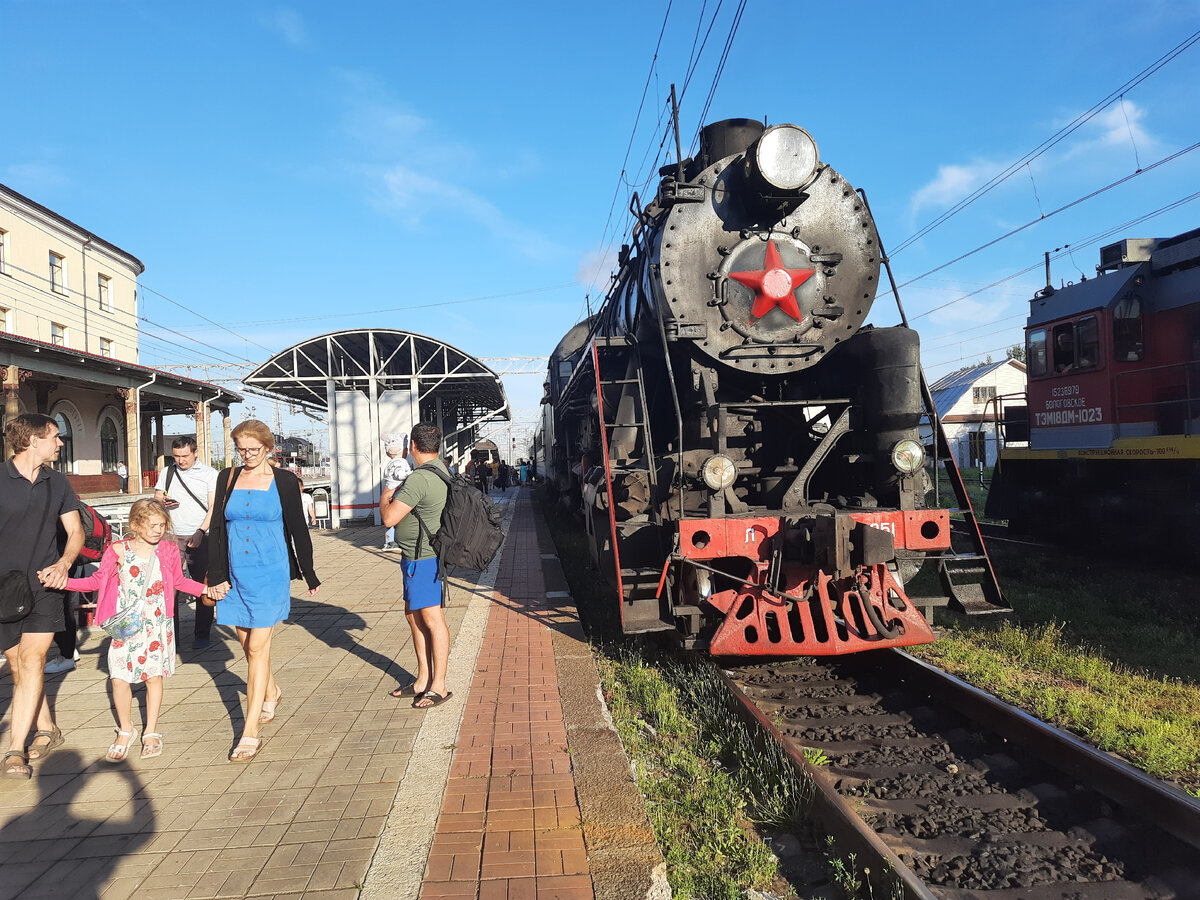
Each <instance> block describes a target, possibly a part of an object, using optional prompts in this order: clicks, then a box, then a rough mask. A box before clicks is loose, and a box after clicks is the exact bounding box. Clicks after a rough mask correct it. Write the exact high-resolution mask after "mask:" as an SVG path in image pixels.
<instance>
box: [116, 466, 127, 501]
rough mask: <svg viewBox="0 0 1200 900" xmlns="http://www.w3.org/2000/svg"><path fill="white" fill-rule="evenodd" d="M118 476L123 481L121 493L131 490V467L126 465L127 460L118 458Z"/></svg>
mask: <svg viewBox="0 0 1200 900" xmlns="http://www.w3.org/2000/svg"><path fill="white" fill-rule="evenodd" d="M117 478H118V479H119V480H120V482H121V493H122V494H124V493H127V492H128V491H129V469H128V468H126V466H125V460H123V459H119V460H117Z"/></svg>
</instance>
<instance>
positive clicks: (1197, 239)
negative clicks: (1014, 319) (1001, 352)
mask: <svg viewBox="0 0 1200 900" xmlns="http://www.w3.org/2000/svg"><path fill="white" fill-rule="evenodd" d="M1096 272H1097V275H1096V277H1095V278H1091V279H1085V280H1082V281H1080V282H1079V283H1077V284H1071V285H1068V286H1066V287H1064V288H1061V289H1058V290H1056V289H1054V288H1053V287H1050V286H1047V287H1046V288H1045V289H1043V290H1042V291H1039V292H1038V294H1037V295H1036V296H1034V298H1033V300H1032V301H1030V315H1029V319H1028V322H1027V324H1026V328H1025V346H1026V362H1027V366H1028V393H1027V401H1028V408H1027V409H1028V433H1027V434H1025V429H1024V424H1023V422H1021V420H1023V419H1024V416H1023V415H1016V416H1014V415H1012V414H1011V413H1012V412H1013V406H1014V404H1012V403H1011V402H1010V403H1008V404H1007V406H1008V413H1009V414H1008V415H1006V416H1005V419H1006V420H1007V421H1006V426H1007V428H1008V433H1007V438H1008V441H1007V443H1008V446H1007V447H1006V449H1005V450H1004V452H1003V453H1002V455H1001V460H1000V464H999V466H998V468H997V470H996V474H995V478H994V480H993V483H992V490H991V495H990V497H989V499H988V508H987V513H988V515H989V516H994V517H997V518H1007V519H1008V520H1009V528H1010V531H1012V532H1014V533H1028V534H1034V535H1037V536H1039V537H1043V538H1047V539H1062V538H1068V539H1074V540H1077V541H1081V542H1087V543H1098V544H1101V545H1111V544H1113V543H1116V542H1120V543H1121V544H1122V545H1123V546H1129V545H1130V544H1135V545H1136V544H1140V545H1143V546H1151V545H1154V546H1173V547H1181V546H1182V547H1186V546H1190V545H1194V540H1195V539H1194V537H1192V526H1193V525H1194V524H1195V522H1196V519H1197V517H1198V516H1197V514H1198V512H1200V509H1198V504H1200V490H1198V488H1200V463H1198V460H1200V436H1198V432H1200V229H1196V230H1193V231H1189V232H1186V233H1184V234H1180V235H1177V236H1175V237H1172V238H1162V239H1132V238H1131V239H1126V240H1123V241H1120V242H1119V243H1116V244H1112V245H1110V246H1107V247H1104V248H1103V249H1101V251H1100V265H1099V266H1097V267H1096ZM1017 405H1018V406H1019V404H1017ZM1017 423H1020V424H1017ZM1014 426H1015V427H1016V429H1017V430H1016V431H1014V430H1013V428H1014ZM1025 438H1027V440H1025ZM1014 444H1021V445H1022V446H1014Z"/></svg>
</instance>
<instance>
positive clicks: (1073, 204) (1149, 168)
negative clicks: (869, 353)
mask: <svg viewBox="0 0 1200 900" xmlns="http://www.w3.org/2000/svg"><path fill="white" fill-rule="evenodd" d="M1197 148H1200V142H1197V143H1195V144H1192V145H1191V146H1190V147H1184V148H1183V149H1182V150H1177V151H1175V152H1174V153H1172V154H1170V155H1169V156H1164V157H1163V158H1162V159H1160V160H1158V161H1157V162H1154V163H1151V164H1150V165H1148V166H1146V167H1145V168H1142V169H1138V170H1137V171H1136V172H1131V173H1130V174H1128V175H1125V176H1124V177H1122V178H1118V179H1117V180H1116V181H1113V182H1110V183H1109V184H1106V185H1105V186H1104V187H1102V188H1097V189H1096V190H1094V191H1092V192H1091V193H1088V194H1085V195H1084V196H1082V197H1079V198H1077V199H1075V200H1072V201H1071V202H1070V203H1066V204H1064V205H1062V206H1060V207H1058V209H1054V210H1051V211H1050V212H1048V213H1046V214H1045V215H1043V216H1040V217H1038V218H1036V219H1032V220H1030V221H1028V222H1026V223H1025V224H1024V225H1019V226H1017V227H1016V228H1013V229H1011V230H1010V231H1007V232H1005V233H1004V234H1002V235H1000V236H999V237H996V238H993V239H992V240H990V241H987V242H986V243H983V244H980V245H979V246H978V247H976V248H975V249H973V250H968V251H967V252H966V253H963V254H960V255H959V256H956V257H954V259H951V260H949V261H947V262H944V263H942V264H941V265H939V266H935V267H934V268H932V269H930V270H928V271H927V272H923V273H921V274H920V275H916V276H914V277H913V278H910V279H908V281H905V282H903V283H901V284H900V285H898V287H908V286H909V285H910V284H915V283H916V282H918V281H920V280H921V279H923V278H926V277H928V276H930V275H932V274H933V273H935V272H940V271H942V270H943V269H946V268H949V267H950V266H952V265H954V264H955V263H958V262H962V261H963V260H964V259H967V258H969V257H971V256H974V255H975V254H976V253H979V252H980V251H982V250H986V249H987V248H988V247H994V246H995V245H996V244H999V243H1000V242H1001V241H1004V240H1007V239H1008V238H1010V237H1012V236H1013V235H1016V234H1020V233H1021V232H1022V231H1025V230H1026V229H1027V228H1032V227H1033V226H1034V225H1037V224H1039V223H1041V222H1044V221H1046V219H1049V218H1051V217H1053V216H1056V215H1058V214H1059V213H1061V212H1066V211H1067V210H1069V209H1072V208H1073V207H1076V206H1078V205H1079V204H1081V203H1085V202H1087V201H1088V200H1091V199H1093V198H1095V197H1098V196H1100V195H1101V194H1103V193H1105V192H1107V191H1110V190H1112V189H1113V188H1115V187H1119V186H1121V185H1122V184H1125V183H1126V182H1128V181H1131V180H1132V179H1134V178H1137V177H1139V176H1141V175H1144V174H1146V173H1147V172H1150V171H1152V170H1154V169H1156V168H1158V167H1159V166H1162V165H1165V164H1166V163H1169V162H1172V161H1173V160H1176V159H1178V158H1180V157H1181V156H1184V155H1185V154H1188V153H1191V152H1192V151H1193V150H1195V149H1197ZM946 305H949V304H946ZM942 308H943V307H937V308H936V309H942ZM936 309H930V310H926V311H925V312H923V313H921V314H920V315H917V316H913V317H912V318H914V319H919V318H921V316H927V315H929V314H930V313H931V312H936Z"/></svg>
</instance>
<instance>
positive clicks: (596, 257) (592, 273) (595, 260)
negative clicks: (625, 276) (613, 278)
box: [575, 247, 617, 296]
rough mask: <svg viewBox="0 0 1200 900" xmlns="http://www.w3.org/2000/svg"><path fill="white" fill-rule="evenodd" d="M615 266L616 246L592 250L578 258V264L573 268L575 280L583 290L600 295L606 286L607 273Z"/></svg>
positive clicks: (613, 269) (614, 268)
mask: <svg viewBox="0 0 1200 900" xmlns="http://www.w3.org/2000/svg"><path fill="white" fill-rule="evenodd" d="M616 268H617V249H616V247H609V248H608V249H607V250H604V251H600V250H592V251H591V252H590V253H586V254H584V255H583V256H582V257H581V258H580V260H579V266H578V267H577V268H576V269H575V281H576V282H578V283H579V284H580V285H582V286H583V288H584V290H587V291H592V292H593V293H594V294H599V295H601V296H602V295H603V294H604V292H605V291H606V290H607V288H608V279H609V275H610V274H611V273H612V272H614V271H615V270H616Z"/></svg>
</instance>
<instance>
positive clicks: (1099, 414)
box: [1033, 406, 1104, 425]
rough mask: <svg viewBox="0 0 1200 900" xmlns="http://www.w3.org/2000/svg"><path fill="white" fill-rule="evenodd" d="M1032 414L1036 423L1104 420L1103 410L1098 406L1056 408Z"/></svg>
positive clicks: (1063, 423)
mask: <svg viewBox="0 0 1200 900" xmlns="http://www.w3.org/2000/svg"><path fill="white" fill-rule="evenodd" d="M1033 415H1034V422H1035V424H1037V425H1088V424H1091V423H1094V422H1103V421H1104V410H1103V409H1102V408H1101V407H1099V406H1092V407H1088V408H1087V409H1057V410H1053V411H1051V412H1039V413H1034V414H1033Z"/></svg>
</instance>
